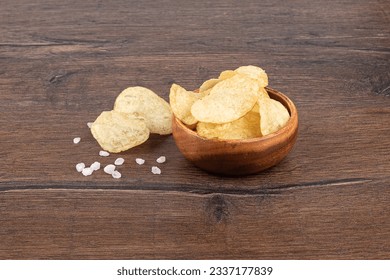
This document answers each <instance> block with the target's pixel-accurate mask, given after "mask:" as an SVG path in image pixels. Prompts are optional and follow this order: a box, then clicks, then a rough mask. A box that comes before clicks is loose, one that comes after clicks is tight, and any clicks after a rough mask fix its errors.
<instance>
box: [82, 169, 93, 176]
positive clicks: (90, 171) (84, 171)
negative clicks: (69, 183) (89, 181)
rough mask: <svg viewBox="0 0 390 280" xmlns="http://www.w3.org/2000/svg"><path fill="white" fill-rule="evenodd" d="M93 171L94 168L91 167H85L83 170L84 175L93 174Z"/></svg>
mask: <svg viewBox="0 0 390 280" xmlns="http://www.w3.org/2000/svg"><path fill="white" fill-rule="evenodd" d="M92 172H93V170H92V168H91V167H86V168H84V169H83V171H81V173H83V175H84V176H89V175H91V174H92Z"/></svg>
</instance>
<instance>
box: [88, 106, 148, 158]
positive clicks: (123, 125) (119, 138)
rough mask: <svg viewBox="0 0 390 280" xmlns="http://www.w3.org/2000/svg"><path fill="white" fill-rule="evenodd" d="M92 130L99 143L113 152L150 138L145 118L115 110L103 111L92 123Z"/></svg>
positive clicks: (123, 149) (124, 149) (136, 144)
mask: <svg viewBox="0 0 390 280" xmlns="http://www.w3.org/2000/svg"><path fill="white" fill-rule="evenodd" d="M91 132H92V135H93V137H94V138H95V139H96V140H97V142H98V143H99V145H100V146H101V147H102V148H103V149H104V150H106V151H109V152H111V153H119V152H122V151H126V150H128V149H130V148H132V147H135V146H138V145H140V144H142V143H143V142H145V141H146V140H147V139H148V138H149V129H148V128H147V126H146V124H145V121H144V120H142V119H139V118H136V117H134V116H133V115H131V114H125V113H120V112H116V111H114V110H112V111H104V112H102V113H101V114H100V115H99V117H98V118H97V119H96V120H95V122H94V123H93V124H92V127H91Z"/></svg>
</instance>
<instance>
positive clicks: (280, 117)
mask: <svg viewBox="0 0 390 280" xmlns="http://www.w3.org/2000/svg"><path fill="white" fill-rule="evenodd" d="M259 113H260V130H261V133H262V134H263V135H264V136H265V135H268V134H270V133H273V132H275V131H278V130H279V129H281V128H282V127H284V126H285V125H286V123H287V121H288V120H289V118H290V114H289V113H288V111H287V109H286V107H284V106H283V105H282V103H280V102H279V101H277V100H274V99H271V98H264V99H259Z"/></svg>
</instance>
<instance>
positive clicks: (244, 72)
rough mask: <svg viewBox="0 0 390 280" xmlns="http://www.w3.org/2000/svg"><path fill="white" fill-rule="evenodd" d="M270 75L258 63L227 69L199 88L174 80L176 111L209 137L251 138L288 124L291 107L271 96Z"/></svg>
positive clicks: (172, 88)
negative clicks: (267, 87) (286, 106)
mask: <svg viewBox="0 0 390 280" xmlns="http://www.w3.org/2000/svg"><path fill="white" fill-rule="evenodd" d="M267 85H268V76H267V74H266V73H265V71H264V70H263V69H261V68H259V67H256V66H252V65H249V66H241V67H239V68H237V69H236V70H234V71H232V70H226V71H223V72H222V73H221V74H220V75H219V77H218V78H217V79H210V80H207V81H205V82H204V83H203V84H202V85H201V86H200V88H199V91H197V92H195V91H188V90H186V89H184V88H182V87H181V86H179V85H176V84H173V85H172V87H171V90H170V94H169V101H170V104H171V108H172V111H173V114H174V115H175V117H176V118H178V119H179V120H180V121H181V122H183V123H184V124H185V125H187V126H188V127H189V128H191V129H194V130H195V131H196V132H197V133H198V134H199V135H200V136H201V137H204V138H207V139H222V140H223V139H225V140H232V139H249V138H256V137H261V136H265V135H268V134H270V133H273V132H275V131H278V130H279V129H281V128H282V127H283V126H285V125H286V123H287V121H288V120H289V118H290V114H289V113H288V111H287V109H286V108H285V107H284V106H283V105H282V104H281V103H280V102H279V101H276V100H274V99H271V98H270V97H269V96H268V93H267V91H266V90H265V87H266V86H267Z"/></svg>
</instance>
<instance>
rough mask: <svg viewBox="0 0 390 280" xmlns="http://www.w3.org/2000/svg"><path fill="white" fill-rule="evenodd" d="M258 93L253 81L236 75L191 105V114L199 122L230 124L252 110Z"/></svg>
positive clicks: (257, 86)
mask: <svg viewBox="0 0 390 280" xmlns="http://www.w3.org/2000/svg"><path fill="white" fill-rule="evenodd" d="M258 91H259V85H258V83H257V82H256V81H255V80H253V79H251V78H248V77H247V76H244V75H239V74H237V75H234V76H233V77H231V78H228V79H226V80H223V81H221V82H219V83H218V84H216V85H215V86H214V87H213V88H212V89H211V91H210V93H209V94H208V95H206V96H205V97H203V98H202V99H200V100H198V101H196V102H195V103H194V104H193V105H192V108H191V113H192V115H193V116H194V117H195V118H196V119H197V120H198V121H201V122H207V123H217V124H220V123H227V122H231V121H234V120H237V119H239V118H241V117H242V116H244V115H245V114H246V113H247V112H249V111H250V110H251V109H252V108H253V106H254V104H255V103H256V102H257V99H258Z"/></svg>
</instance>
